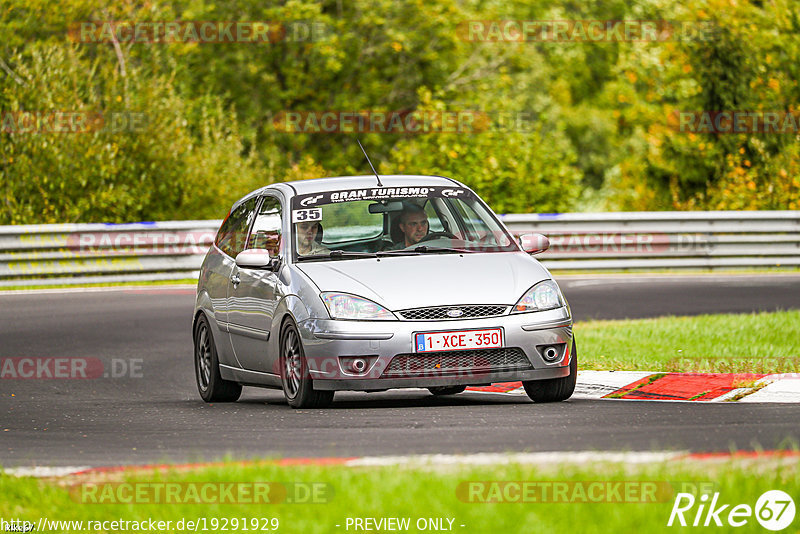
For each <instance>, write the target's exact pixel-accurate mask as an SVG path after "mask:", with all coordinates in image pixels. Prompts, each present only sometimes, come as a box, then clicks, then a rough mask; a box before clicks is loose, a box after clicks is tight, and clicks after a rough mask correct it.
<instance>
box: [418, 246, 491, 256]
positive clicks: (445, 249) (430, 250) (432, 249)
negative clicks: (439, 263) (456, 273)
mask: <svg viewBox="0 0 800 534" xmlns="http://www.w3.org/2000/svg"><path fill="white" fill-rule="evenodd" d="M414 252H418V253H420V254H427V253H434V254H435V253H437V252H458V253H459V254H460V253H462V252H468V253H473V252H478V251H477V250H470V249H466V248H451V247H429V246H428V245H420V246H418V247H416V248H415V249H414Z"/></svg>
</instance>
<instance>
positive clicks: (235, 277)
mask: <svg viewBox="0 0 800 534" xmlns="http://www.w3.org/2000/svg"><path fill="white" fill-rule="evenodd" d="M241 281H242V280H241V278H239V273H235V274H232V275H231V283H232V284H233V289H236V287H237V286H238V285H239V283H240V282H241Z"/></svg>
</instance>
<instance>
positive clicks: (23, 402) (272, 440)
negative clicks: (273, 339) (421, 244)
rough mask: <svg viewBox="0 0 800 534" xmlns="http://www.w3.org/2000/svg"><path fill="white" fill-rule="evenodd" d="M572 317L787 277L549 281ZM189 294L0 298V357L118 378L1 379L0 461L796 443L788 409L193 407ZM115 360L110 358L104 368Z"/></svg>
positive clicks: (258, 398)
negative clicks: (57, 361)
mask: <svg viewBox="0 0 800 534" xmlns="http://www.w3.org/2000/svg"><path fill="white" fill-rule="evenodd" d="M559 280H560V282H561V285H562V288H563V289H564V292H565V294H566V296H567V298H568V300H569V301H570V304H571V306H572V310H573V313H574V315H575V317H576V319H578V320H580V319H586V318H624V317H631V318H632V317H650V316H658V315H666V314H674V315H684V314H697V313H714V312H750V311H755V310H776V309H792V308H795V309H796V308H800V275H794V274H785V275H769V276H766V275H758V276H756V275H730V276H721V275H714V276H652V277H636V276H623V275H620V276H613V277H594V278H593V277H586V276H581V277H561V278H560V279H559ZM193 299H194V292H193V290H191V289H176V288H154V289H120V290H115V291H89V290H86V291H81V292H48V293H16V294H7V293H6V294H0V358H14V357H84V358H96V359H98V360H100V361H102V364H103V370H104V372H105V373H111V374H115V373H116V374H120V375H123V376H122V377H116V378H114V377H112V376H109V377H106V378H103V377H99V378H97V379H84V380H59V379H35V380H25V379H1V380H0V465H4V466H7V467H8V466H14V465H26V466H31V465H51V466H59V465H61V466H65V465H70V466H98V465H114V464H127V463H152V462H159V461H162V460H163V461H177V462H186V461H198V460H214V459H219V458H222V457H223V456H225V455H226V454H231V455H234V456H236V457H254V456H259V457H263V456H294V457H298V456H361V455H384V454H410V453H470V452H506V451H569V450H664V449H680V450H691V451H695V452H710V451H729V450H730V449H731V448H737V449H753V448H758V447H763V448H766V449H769V448H775V447H779V446H785V445H788V444H789V443H791V442H795V443H796V442H797V441H798V438H799V437H800V431H799V430H798V425H797V421H798V416H797V414H798V411H797V410H798V409H797V407H796V406H795V405H788V404H783V405H782V404H733V403H719V404H702V403H668V402H647V401H611V400H602V401H598V400H588V399H580V398H574V399H571V400H570V401H568V402H565V403H560V404H552V405H535V404H533V403H531V402H529V401H528V400H527V398H519V397H504V396H501V395H486V394H480V393H466V394H462V395H459V396H455V397H451V398H443V399H442V398H435V397H433V396H431V395H429V394H427V392H421V391H408V392H404V391H389V392H384V393H370V394H367V393H339V394H337V401H336V402H335V403H334V405H333V407H332V408H330V409H327V410H300V411H297V410H292V409H291V408H289V407H288V406H287V405H286V403H285V402H284V401H283V397H282V393H281V392H279V391H270V390H260V389H254V388H246V389H245V394H244V395H243V398H242V400H240V401H239V402H237V403H234V404H215V405H207V404H205V403H203V402H202V401H201V400H200V398H199V396H198V394H197V392H196V386H195V382H194V374H193V368H192V357H191V355H192V349H191V333H190V322H191V311H192V304H193ZM114 362H115V363H114Z"/></svg>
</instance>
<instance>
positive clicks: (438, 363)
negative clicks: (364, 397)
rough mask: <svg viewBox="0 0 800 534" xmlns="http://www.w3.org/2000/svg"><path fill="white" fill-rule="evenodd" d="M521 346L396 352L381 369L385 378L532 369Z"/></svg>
mask: <svg viewBox="0 0 800 534" xmlns="http://www.w3.org/2000/svg"><path fill="white" fill-rule="evenodd" d="M532 368H533V367H532V366H531V363H530V361H528V358H527V357H526V356H525V353H524V352H523V351H522V349H519V348H516V347H512V348H504V349H476V350H458V351H439V352H425V353H419V354H398V355H396V356H395V357H394V358H392V361H391V362H389V366H388V367H387V368H386V370H385V371H384V372H383V376H384V377H393V378H397V377H416V376H442V375H454V374H455V375H465V374H471V373H476V374H479V373H490V372H496V371H516V370H523V369H532Z"/></svg>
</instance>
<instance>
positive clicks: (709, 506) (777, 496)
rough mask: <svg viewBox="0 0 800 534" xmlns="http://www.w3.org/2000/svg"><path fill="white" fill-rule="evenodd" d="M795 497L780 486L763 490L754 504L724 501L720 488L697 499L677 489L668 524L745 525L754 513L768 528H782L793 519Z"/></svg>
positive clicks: (694, 525) (762, 524)
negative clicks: (721, 498) (710, 494)
mask: <svg viewBox="0 0 800 534" xmlns="http://www.w3.org/2000/svg"><path fill="white" fill-rule="evenodd" d="M794 515H795V506H794V501H793V500H792V498H791V497H790V496H789V494H788V493H786V492H783V491H780V490H770V491H766V492H764V493H763V494H762V495H761V496H760V497H759V498H758V500H757V501H756V505H755V507H752V506H750V505H749V504H736V505H732V504H730V503H723V502H722V501H721V500H720V494H719V492H717V493H714V495H713V496H712V497H711V500H710V502H709V496H708V495H707V494H703V495H701V496H700V498H699V499H696V498H695V496H694V495H692V494H691V493H678V494H677V495H676V496H675V503H674V504H673V505H672V512H670V514H669V521H667V526H668V527H671V526H673V525H675V526H678V525H680V526H682V527H685V526H693V527H700V526H702V527H709V526H712V527H713V526H717V527H722V526H730V527H743V526H744V525H746V524H747V523H748V522H749V521H750V520H751V519H752V518H753V516H755V518H756V521H758V523H759V524H760V525H761V526H762V527H764V528H766V529H767V530H774V531H777V530H783V529H785V528H786V527H788V526H789V525H791V524H792V521H794Z"/></svg>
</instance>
